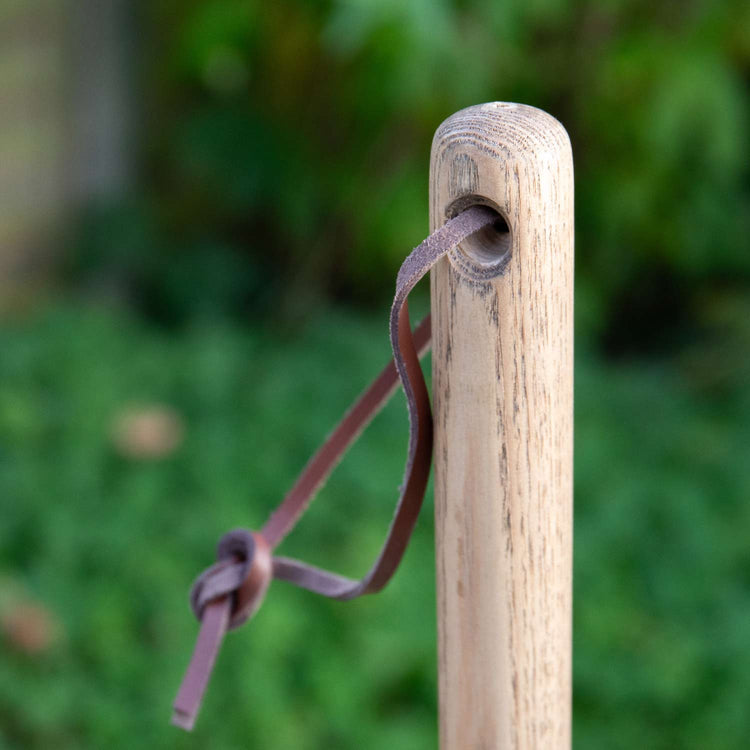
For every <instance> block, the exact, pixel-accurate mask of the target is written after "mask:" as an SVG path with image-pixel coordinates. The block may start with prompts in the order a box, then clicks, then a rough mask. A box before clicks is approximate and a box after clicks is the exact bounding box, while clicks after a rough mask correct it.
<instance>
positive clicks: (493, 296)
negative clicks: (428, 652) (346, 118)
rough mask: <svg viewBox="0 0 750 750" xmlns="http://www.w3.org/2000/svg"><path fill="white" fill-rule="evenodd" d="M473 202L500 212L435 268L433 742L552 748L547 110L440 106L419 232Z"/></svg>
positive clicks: (558, 621) (559, 412)
mask: <svg viewBox="0 0 750 750" xmlns="http://www.w3.org/2000/svg"><path fill="white" fill-rule="evenodd" d="M474 203H482V204H485V205H489V206H491V207H493V208H494V209H495V210H497V211H498V214H499V216H500V217H502V218H501V219H500V221H499V223H498V226H497V227H495V228H493V229H488V230H483V231H482V232H480V233H479V234H478V235H474V236H473V237H471V238H470V239H469V240H467V241H465V242H464V243H462V244H461V245H460V246H459V247H458V248H456V249H454V250H453V251H452V253H451V254H450V255H449V257H446V258H443V259H442V260H441V261H439V263H438V264H437V265H436V266H435V268H434V269H433V270H432V272H431V275H432V279H431V284H432V330H433V334H432V335H433V345H432V346H433V355H432V363H433V364H432V366H433V393H434V401H435V404H434V411H435V515H436V537H437V586H438V640H439V684H440V742H441V748H442V750H467V749H468V748H477V749H479V748H481V749H482V750H509V749H510V748H514V749H516V748H518V749H522V750H562V749H563V748H569V747H570V712H571V599H572V594H571V579H572V454H573V432H572V425H573V420H572V416H573V163H572V155H571V150H570V142H569V140H568V136H567V133H566V132H565V129H564V128H563V127H562V126H561V125H560V123H559V122H557V120H555V119H554V118H552V117H551V116H550V115H548V114H546V113H545V112H542V111H540V110H538V109H535V108H533V107H528V106H524V105H519V104H502V103H492V104H482V105H479V106H476V107H470V108H468V109H465V110H462V111H460V112H458V113H456V114H455V115H453V116H452V117H450V118H449V119H448V120H446V121H445V122H444V123H443V124H442V125H441V126H440V128H439V129H438V131H437V133H436V134H435V139H434V141H433V147H432V159H431V172H430V221H431V229H432V230H435V229H436V228H437V227H439V226H440V225H441V224H443V223H444V222H445V221H446V219H447V218H449V217H451V216H453V215H455V214H456V213H457V212H458V211H460V210H461V209H463V208H465V207H466V206H468V205H471V204H474ZM503 222H504V225H503ZM503 229H507V230H508V231H503Z"/></svg>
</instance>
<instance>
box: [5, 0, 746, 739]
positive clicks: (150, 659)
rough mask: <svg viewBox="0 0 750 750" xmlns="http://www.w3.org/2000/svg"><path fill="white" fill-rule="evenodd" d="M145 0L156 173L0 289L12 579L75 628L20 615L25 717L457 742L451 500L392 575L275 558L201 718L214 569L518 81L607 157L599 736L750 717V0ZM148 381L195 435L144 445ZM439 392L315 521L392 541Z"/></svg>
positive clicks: (581, 635) (590, 161) (596, 310)
mask: <svg viewBox="0 0 750 750" xmlns="http://www.w3.org/2000/svg"><path fill="white" fill-rule="evenodd" d="M134 18H135V28H137V30H138V33H137V49H138V55H137V66H136V70H134V71H133V75H134V78H135V80H136V82H137V85H138V92H139V102H140V107H139V112H138V119H139V131H138V134H139V138H138V144H137V152H136V158H137V164H138V170H137V172H138V177H137V180H136V185H135V186H134V189H133V190H132V191H131V192H130V193H129V194H128V195H127V196H124V197H122V198H121V199H118V200H112V201H109V202H107V203H106V204H104V203H99V204H97V205H90V206H87V207H86V210H85V211H83V212H82V214H81V216H80V220H79V221H78V223H77V226H76V231H75V232H74V234H73V235H72V237H71V238H70V241H69V244H68V247H67V250H66V253H65V256H64V262H63V263H62V264H61V265H60V267H59V268H58V269H57V284H56V286H55V289H54V292H53V293H48V294H46V295H43V296H42V295H40V296H39V298H38V299H37V300H36V303H35V304H34V305H33V306H32V307H31V308H30V309H25V310H23V311H19V312H18V313H16V314H8V315H6V316H5V317H4V318H3V319H2V321H0V513H1V518H2V523H1V524H0V609H2V608H3V607H6V608H7V606H10V605H8V604H7V602H12V601H13V600H14V597H16V594H15V593H14V592H15V591H17V590H19V589H21V590H23V591H24V592H25V594H24V596H28V597H30V598H32V599H33V600H35V601H37V602H39V603H41V604H42V605H43V606H44V607H45V608H46V610H47V611H48V612H49V614H50V617H51V618H52V619H53V620H54V621H55V622H56V623H57V632H58V635H57V637H56V638H55V639H54V642H53V643H52V644H51V645H50V646H49V648H47V649H46V650H44V651H43V652H40V653H35V654H29V653H25V652H23V651H22V650H18V649H14V648H13V644H12V643H10V642H9V640H8V639H7V638H6V639H5V640H4V641H3V642H2V644H0V645H1V646H2V652H1V653H2V658H1V659H0V746H2V747H8V748H48V747H59V748H79V747H86V748H88V747H92V748H98V747H111V748H113V749H114V748H119V747H123V748H124V747H128V748H129V747H134V746H136V747H185V748H187V747H196V748H198V747H201V748H202V747H211V748H240V747H249V746H252V747H259V748H278V749H279V750H282V749H283V748H289V749H290V750H291V749H292V748H295V749H299V750H306V749H307V748H310V749H311V750H312V749H317V748H321V749H322V748H342V749H343V748H347V749H348V748H354V747H358V748H382V747H390V748H393V750H396V748H409V749H410V750H417V749H418V748H435V747H436V746H437V731H436V712H437V707H436V687H435V682H436V679H435V672H436V646H435V623H434V620H435V617H434V611H435V601H434V573H433V571H434V562H433V534H432V521H431V507H429V503H428V507H426V508H425V511H424V513H423V516H422V518H421V520H420V523H419V525H418V528H417V531H416V535H415V539H414V542H413V544H412V545H411V547H410V549H409V552H408V554H407V556H406V559H405V563H404V565H403V567H402V569H401V570H400V571H399V573H398V575H397V577H396V578H395V580H394V581H393V583H392V584H391V585H390V586H389V587H388V588H387V590H386V591H385V592H384V593H382V594H381V595H379V596H377V597H367V598H364V599H362V600H357V601H356V602H352V603H347V604H341V603H335V602H328V601H326V600H323V599H321V598H318V597H315V596H313V595H311V594H308V593H306V592H303V591H298V590H296V589H293V588H291V587H288V586H286V585H284V584H283V583H277V584H274V586H273V587H272V589H271V591H270V594H269V597H268V600H267V602H266V604H265V605H264V607H263V609H262V610H261V611H260V613H259V614H258V615H257V617H256V618H255V620H253V622H252V623H251V624H249V625H248V626H246V627H245V628H243V629H242V630H240V631H238V632H237V633H233V634H232V635H231V636H230V637H228V638H227V641H226V643H225V646H224V648H223V651H222V653H221V656H220V659H219V662H218V665H217V669H216V674H215V676H214V678H213V681H212V684H211V686H210V690H209V693H208V696H207V698H206V702H205V706H204V709H203V712H202V715H201V717H200V719H199V722H198V725H197V729H196V731H195V732H194V733H193V734H192V735H187V734H183V733H180V732H178V731H177V730H175V729H174V728H172V727H170V726H169V725H168V717H169V710H170V704H171V701H172V698H173V695H174V691H175V689H176V687H177V684H178V682H179V679H180V677H181V674H182V670H183V669H184V666H185V661H186V658H187V655H188V653H189V651H190V648H191V647H192V642H193V639H194V636H195V633H196V623H195V621H194V620H193V619H192V617H191V615H190V614H189V612H188V608H187V603H186V593H187V589H188V586H189V584H190V581H191V579H192V577H193V576H194V575H195V574H196V573H197V572H199V571H200V570H201V569H202V568H203V567H205V566H206V565H207V564H209V563H210V562H211V558H212V554H213V546H214V544H215V542H216V540H217V539H218V538H219V537H220V535H221V534H222V533H223V532H224V531H226V530H227V529H229V528H232V527H235V526H238V525H242V526H250V527H253V526H257V525H259V524H260V523H262V522H263V520H264V518H265V517H266V514H267V513H268V512H269V510H270V509H271V508H272V507H273V506H274V504H275V503H276V502H277V501H278V500H279V498H280V496H281V495H282V494H283V492H284V491H285V490H286V489H287V488H288V487H289V485H290V483H291V481H292V479H293V477H294V476H295V474H296V472H297V471H298V470H299V469H300V467H301V466H302V465H303V463H304V461H305V460H306V458H307V457H308V456H309V455H310V453H311V451H312V450H313V449H314V448H315V446H316V445H317V443H318V442H319V441H320V439H321V438H322V437H323V436H324V435H325V434H326V433H327V431H328V430H329V428H330V426H331V425H332V424H333V423H334V421H335V420H336V419H337V418H338V416H339V415H340V414H341V412H342V411H343V409H344V408H345V407H346V406H347V404H348V403H349V401H350V400H351V399H352V398H353V397H354V396H355V395H356V394H357V393H358V392H359V391H360V390H361V388H362V386H363V385H364V384H365V383H366V382H367V380H368V378H369V377H370V376H371V375H372V374H373V373H375V372H376V371H377V369H378V368H379V366H380V365H381V364H382V363H383V361H384V360H385V358H386V357H387V355H388V343H387V335H386V310H387V308H386V305H387V299H388V295H389V293H390V291H391V289H392V286H393V279H394V274H395V271H396V269H397V267H398V265H399V263H400V261H401V260H402V258H403V257H404V255H405V253H406V252H407V250H408V249H409V248H411V247H412V246H413V245H415V244H416V243H417V242H418V241H419V240H420V239H421V238H422V237H423V236H424V235H425V233H426V230H427V195H426V193H427V165H428V158H429V145H430V140H431V137H432V133H433V132H434V130H435V128H436V127H437V125H438V124H439V123H440V121H441V120H443V119H444V118H445V117H447V116H448V115H449V114H450V113H451V112H453V111H455V110H457V109H459V108H461V107H464V106H468V105H470V104H473V103H477V102H480V101H489V100H507V101H522V102H526V103H529V104H533V105H535V106H539V107H541V108H543V109H546V110H548V111H549V112H551V113H552V114H554V115H555V116H556V117H558V118H559V119H560V120H561V121H562V123H563V124H564V125H565V126H566V128H567V129H568V130H569V132H570V135H571V139H572V142H573V149H574V155H575V160H576V182H577V186H576V190H577V194H576V204H577V215H576V221H577V239H576V243H577V269H576V272H577V287H576V292H577V303H576V304H577V318H576V324H577V337H578V338H577V364H576V378H577V381H576V382H577V385H576V467H575V468H576V496H575V501H576V516H575V521H576V532H575V533H576V537H575V539H576V544H575V615H574V624H575V636H574V639H575V652H574V653H575V657H574V746H575V747H576V748H581V750H587V749H588V748H591V749H592V750H593V749H595V748H596V749H599V748H605V747H606V748H614V749H616V748H623V750H624V749H625V748H627V749H628V750H630V749H631V748H632V747H634V746H641V747H645V748H654V749H655V750H659V749H662V748H663V749H664V750H667V749H670V750H671V749H672V748H686V749H693V748H695V750H698V749H700V750H706V749H707V748H710V749H712V750H713V749H715V750H723V749H724V748H726V749H727V750H729V749H733V748H741V747H744V746H745V745H746V744H747V737H748V736H750V712H749V711H748V706H750V534H749V533H748V532H749V531H750V462H749V461H748V449H749V447H750V388H748V383H749V382H750V358H749V357H748V351H750V253H748V243H747V237H748V233H749V232H750V210H749V209H750V169H749V168H748V163H749V162H748V155H749V154H748V150H749V146H750V139H749V138H748V118H749V117H750V97H749V96H748V88H749V84H750V6H749V5H748V4H747V3H746V2H744V0H742V1H740V0H737V1H733V0H724V1H723V2H722V1H717V2H709V1H707V0H704V1H700V0H695V1H693V2H687V3H675V2H665V3H653V2H642V1H640V0H627V1H625V0H607V1H606V2H593V1H588V2H583V1H576V0H533V1H529V0H527V1H526V2H518V1H517V0H509V1H506V2H502V3H498V2H494V1H492V2H491V1H490V0H453V1H452V2H449V1H448V0H435V1H434V2H426V1H425V0H379V1H376V0H348V1H346V2H344V1H343V0H329V1H326V2H322V1H321V2H303V0H294V1H293V0H280V2H274V3H259V2H250V1H249V0H245V1H243V2H240V1H239V0H201V1H200V2H199V1H198V0H189V1H188V0H179V1H178V0H155V2H152V3H149V4H145V3H144V4H135V6H134ZM421 306H422V308H423V309H424V307H425V300H424V296H423V299H422V301H421ZM341 363H343V364H341ZM139 402H146V403H149V402H158V403H163V404H167V405H169V406H170V407H171V408H173V409H174V410H176V412H177V413H178V414H179V415H180V416H181V418H182V420H183V422H184V424H185V429H186V432H185V440H184V442H183V443H182V444H181V445H180V446H179V447H178V449H177V450H176V451H175V452H174V453H173V454H172V455H170V456H168V457H166V458H164V459H161V460H152V461H136V460H132V459H128V458H126V457H123V456H122V455H120V454H119V453H118V451H117V450H116V448H115V446H114V445H113V444H112V441H111V439H110V432H111V426H112V422H113V420H114V419H115V418H116V416H117V414H118V413H119V412H120V411H121V410H122V409H123V408H124V407H125V406H126V405H128V404H131V403H139ZM404 412H405V410H404V407H403V403H402V399H401V398H400V397H399V396H397V397H396V398H395V399H394V400H393V403H391V404H390V405H389V406H388V408H387V409H386V411H385V412H384V413H383V414H382V415H381V416H379V417H378V418H377V420H376V421H375V423H374V424H373V425H372V427H371V429H370V430H369V431H368V432H367V433H366V434H365V436H364V438H363V441H362V442H361V443H360V444H358V445H357V446H356V447H355V448H354V450H353V451H352V454H351V455H350V456H349V457H348V458H347V459H346V460H345V461H344V463H343V464H342V465H341V467H340V468H339V469H338V471H337V473H336V474H335V475H334V477H333V479H332V481H331V482H330V484H329V485H328V486H327V487H326V488H325V489H324V491H323V492H322V494H321V497H320V498H319V499H318V501H317V502H316V504H314V506H313V508H312V510H311V511H310V512H309V514H308V515H307V516H306V517H305V520H304V522H303V523H302V524H301V525H300V527H299V529H298V530H297V531H295V533H294V535H293V536H292V537H291V538H290V539H289V540H288V541H287V542H286V543H285V544H284V548H283V549H284V551H285V552H287V553H289V554H295V555H299V556H301V557H303V558H305V559H309V560H311V561H313V562H315V563H318V564H323V565H326V566H330V567H333V568H335V569H337V570H340V571H342V572H347V573H350V574H353V575H356V574H357V573H361V572H362V571H364V570H365V569H366V567H367V565H368V564H369V561H370V560H371V558H372V557H373V555H374V554H375V552H376V551H377V549H378V546H379V543H380V541H381V540H382V537H383V534H384V531H385V529H386V527H387V524H388V521H389V519H390V514H391V511H392V504H393V502H394V500H395V497H396V489H397V485H398V482H399V480H400V478H401V473H402V469H403V456H404V447H405V431H406V430H405V427H406V416H405V413H404ZM3 602H6V604H3Z"/></svg>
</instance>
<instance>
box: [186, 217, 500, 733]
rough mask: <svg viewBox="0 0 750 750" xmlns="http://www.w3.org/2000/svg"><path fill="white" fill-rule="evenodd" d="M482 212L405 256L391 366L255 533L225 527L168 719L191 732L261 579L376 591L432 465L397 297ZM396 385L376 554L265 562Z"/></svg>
mask: <svg viewBox="0 0 750 750" xmlns="http://www.w3.org/2000/svg"><path fill="white" fill-rule="evenodd" d="M497 218H498V216H497V214H496V213H495V212H494V211H492V210H491V209H489V208H487V207H485V206H472V207H470V208H468V209H466V210H465V211H463V212H462V213H460V214H458V216H456V217H454V218H453V219H451V220H450V221H448V222H446V223H445V224H444V225H443V226H442V227H440V229H438V230H437V231H435V232H434V233H433V234H431V235H430V236H429V237H427V239H425V240H424V241H423V242H422V243H421V244H420V245H418V246H417V247H416V248H415V249H414V250H413V251H412V252H411V253H410V254H409V256H408V257H407V258H406V260H405V261H404V263H403V264H402V266H401V269H400V270H399V273H398V277H397V280H396V294H395V297H394V300H393V306H392V307H391V314H390V325H389V332H390V338H391V345H392V347H393V360H392V361H391V362H389V363H388V365H386V367H385V369H384V370H383V371H382V372H381V373H380V375H378V377H377V378H376V379H375V380H374V381H373V383H372V385H370V387H369V388H368V389H367V390H366V391H365V392H364V393H363V394H362V395H361V396H360V397H359V399H357V401H355V403H354V404H353V406H352V407H351V408H350V409H349V411H348V412H347V413H346V414H345V415H344V417H343V419H342V420H341V422H339V424H338V425H337V427H336V428H335V429H334V431H333V432H332V433H331V434H330V435H329V437H328V438H327V439H326V440H325V442H324V443H323V445H322V446H321V447H320V448H319V449H318V451H317V452H316V453H315V454H314V455H313V457H312V458H311V459H310V461H309V462H308V464H307V465H306V466H305V468H304V469H303V471H302V473H301V474H300V476H299V478H298V479H297V481H296V482H295V483H294V485H293V486H292V488H291V490H290V491H289V492H288V493H287V495H286V496H285V497H284V499H283V501H282V502H281V503H280V505H279V506H278V507H277V508H276V510H275V511H274V512H273V513H272V514H271V516H270V518H269V519H268V521H267V523H266V524H265V526H264V527H263V529H262V530H261V532H259V533H258V532H249V531H245V530H235V531H232V532H230V533H229V534H227V535H225V536H224V537H222V540H221V542H220V543H219V549H218V558H219V561H218V562H217V563H216V564H215V565H212V566H211V567H210V568H208V569H207V570H206V571H204V572H203V573H202V574H201V575H200V576H199V577H198V579H197V580H196V582H195V584H194V586H193V589H192V592H191V597H190V601H191V606H192V608H193V611H194V612H195V614H196V616H197V617H198V619H199V620H200V621H201V629H200V632H199V634H198V641H197V643H196V646H195V650H194V652H193V657H192V660H191V662H190V664H189V666H188V670H187V672H186V674H185V677H184V679H183V682H182V685H181V686H180V690H179V692H178V694H177V698H176V700H175V703H174V709H175V711H174V715H173V718H172V721H173V723H175V724H177V725H178V726H181V727H183V728H185V729H190V728H192V726H193V723H194V721H195V717H196V715H197V712H198V708H199V706H200V701H201V698H202V696H203V692H204V690H205V687H206V684H207V682H208V678H209V675H210V673H211V670H212V668H213V664H214V661H215V659H216V654H217V652H218V649H219V645H220V643H221V640H222V638H223V636H224V634H225V632H226V630H227V629H228V628H234V627H237V626H238V625H240V624H242V623H243V622H245V621H246V620H247V619H248V618H249V617H251V616H252V614H253V613H254V612H255V611H256V610H257V608H258V607H259V606H260V602H261V601H262V599H263V596H264V595H265V593H266V590H267V588H268V585H269V583H270V580H271V578H279V579H282V580H285V581H288V582H290V583H293V584H295V585H296V586H299V587H301V588H305V589H308V590H310V591H314V592H316V593H318V594H321V595H323V596H327V597H331V598H333V599H340V600H346V599H353V598H355V597H357V596H361V595H362V594H368V593H373V592H376V591H379V590H380V589H382V588H383V587H384V586H385V585H386V584H387V583H388V581H389V580H390V579H391V577H392V576H393V574H394V573H395V571H396V568H397V567H398V565H399V563H400V562H401V558H402V557H403V555H404V552H405V551H406V547H407V545H408V543H409V539H410V537H411V533H412V530H413V529H414V525H415V524H416V522H417V517H418V516H419V511H420V508H421V506H422V499H423V497H424V492H425V488H426V486H427V479H428V477H429V473H430V463H431V460H432V412H431V409H430V400H429V395H428V393H427V385H426V383H425V380H424V376H423V374H422V369H421V367H420V364H419V358H420V356H421V355H422V354H424V353H425V352H426V351H427V349H428V348H429V342H430V319H429V316H428V317H427V318H426V319H425V320H424V321H422V323H420V325H419V326H417V328H416V329H415V330H414V332H412V330H411V326H410V323H409V309H408V305H407V301H406V300H407V297H408V295H409V293H410V292H411V290H412V289H413V288H414V286H415V285H416V284H417V282H418V281H419V280H420V279H421V278H422V277H423V276H424V275H425V274H426V273H427V272H428V271H429V270H430V268H431V267H432V266H433V265H434V263H435V262H436V261H437V260H439V259H440V258H441V257H443V256H444V255H445V254H446V253H447V252H448V251H450V250H451V249H453V248H454V247H455V246H456V245H458V244H459V243H460V242H461V241H462V240H464V239H466V238H467V237H469V236H470V235H472V234H474V233H475V232H477V231H479V230H480V229H482V228H483V227H486V226H488V225H490V224H492V223H493V222H494V221H496V220H497ZM399 382H400V383H401V385H402V386H403V389H404V395H405V397H406V404H407V408H408V411H409V445H408V451H407V458H406V468H405V471H404V481H403V483H402V484H401V487H400V495H399V499H398V503H397V505H396V511H395V513H394V516H393V520H392V521H391V525H390V528H389V529H388V534H387V535H386V539H385V542H384V544H383V547H382V548H381V551H380V554H379V555H378V558H377V559H376V560H375V562H374V563H373V565H372V567H371V568H370V570H369V571H368V573H367V574H366V575H365V576H364V577H363V578H362V579H360V580H356V579H351V578H346V577H344V576H341V575H338V574H336V573H331V572H329V571H326V570H322V569H321V568H316V567H314V566H311V565H309V564H307V563H304V562H301V561H299V560H294V559H292V558H288V557H274V558H271V552H272V550H273V549H274V548H275V547H277V546H278V545H279V544H280V542H281V541H282V540H283V539H284V537H285V536H286V535H287V534H288V533H289V532H290V531H291V529H292V528H293V527H294V525H295V524H296V523H297V521H298V520H299V519H300V517H301V516H302V514H303V513H304V512H305V510H306V509H307V507H308V506H309V504H310V502H311V501H312V499H313V497H314V496H315V494H316V492H317V491H318V490H319V489H320V487H321V486H322V485H323V483H324V482H325V480H326V479H327V478H328V476H329V474H330V473H331V472H332V471H333V469H334V467H335V466H336V464H337V463H338V462H339V460H340V459H341V457H342V456H343V455H344V453H346V451H347V449H348V448H349V446H350V445H351V444H352V443H353V442H354V441H355V440H356V439H357V437H358V436H359V435H360V433H361V432H362V430H364V428H365V427H366V426H367V425H368V424H369V422H370V421H371V420H372V418H373V417H374V416H375V415H376V414H377V413H378V412H379V411H380V409H381V408H382V407H383V405H384V404H385V403H386V401H387V400H388V398H389V397H390V395H391V394H392V393H393V392H394V390H395V389H396V387H397V386H398V384H399Z"/></svg>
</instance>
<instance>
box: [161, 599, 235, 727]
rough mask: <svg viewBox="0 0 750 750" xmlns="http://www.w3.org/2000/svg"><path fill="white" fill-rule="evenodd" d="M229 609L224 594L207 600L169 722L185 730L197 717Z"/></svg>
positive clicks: (225, 628)
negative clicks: (209, 600)
mask: <svg viewBox="0 0 750 750" xmlns="http://www.w3.org/2000/svg"><path fill="white" fill-rule="evenodd" d="M231 609H232V601H231V597H229V596H223V597H221V598H220V599H215V600H214V601H212V602H209V603H208V604H207V605H206V606H205V608H204V610H203V617H202V619H201V628H200V631H199V633H198V640H197V641H196V642H195V649H194V650H193V656H192V658H191V659H190V664H189V665H188V668H187V671H186V672H185V676H184V677H183V678H182V684H181V685H180V689H179V691H178V692H177V697H176V698H175V701H174V704H173V709H174V713H173V714H172V724H174V725H175V726H178V727H180V728H181V729H184V730H186V731H188V732H189V731H191V730H192V728H193V725H194V724H195V719H196V717H197V716H198V711H199V709H200V705H201V701H202V700H203V694H204V693H205V692H206V686H207V685H208V680H209V679H210V677H211V672H212V671H213V668H214V664H215V662H216V656H217V654H218V653H219V647H220V646H221V642H222V640H223V638H224V634H225V633H226V632H227V625H228V624H229V616H230V613H231Z"/></svg>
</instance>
